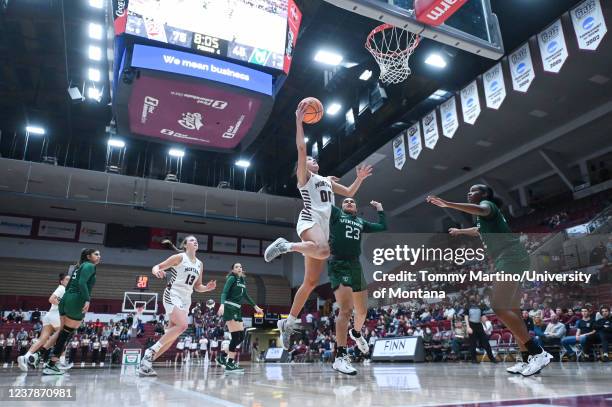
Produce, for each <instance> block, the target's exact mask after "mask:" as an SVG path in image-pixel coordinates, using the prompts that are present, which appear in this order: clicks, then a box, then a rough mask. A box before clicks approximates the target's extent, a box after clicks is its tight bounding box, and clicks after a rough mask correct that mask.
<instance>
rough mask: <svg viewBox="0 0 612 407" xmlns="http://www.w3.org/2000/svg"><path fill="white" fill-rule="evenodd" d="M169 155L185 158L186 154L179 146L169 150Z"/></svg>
mask: <svg viewBox="0 0 612 407" xmlns="http://www.w3.org/2000/svg"><path fill="white" fill-rule="evenodd" d="M168 155H169V156H172V157H177V158H183V157H184V156H185V150H179V149H178V148H171V149H170V151H168Z"/></svg>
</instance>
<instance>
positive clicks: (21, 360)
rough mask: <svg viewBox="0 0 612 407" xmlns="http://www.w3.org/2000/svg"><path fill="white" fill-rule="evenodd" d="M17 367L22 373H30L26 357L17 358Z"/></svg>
mask: <svg viewBox="0 0 612 407" xmlns="http://www.w3.org/2000/svg"><path fill="white" fill-rule="evenodd" d="M17 365H18V366H19V369H21V371H22V372H27V371H28V362H27V360H26V357H25V355H23V356H19V357H18V358H17Z"/></svg>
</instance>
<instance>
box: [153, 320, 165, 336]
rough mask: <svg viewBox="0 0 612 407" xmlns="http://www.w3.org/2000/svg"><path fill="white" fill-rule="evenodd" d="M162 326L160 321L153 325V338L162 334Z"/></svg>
mask: <svg viewBox="0 0 612 407" xmlns="http://www.w3.org/2000/svg"><path fill="white" fill-rule="evenodd" d="M164 332H165V331H164V324H163V323H162V322H161V321H157V323H156V324H155V336H159V335H163V334H164Z"/></svg>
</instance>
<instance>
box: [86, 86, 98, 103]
mask: <svg viewBox="0 0 612 407" xmlns="http://www.w3.org/2000/svg"><path fill="white" fill-rule="evenodd" d="M87 97H88V98H89V99H94V100H98V101H99V100H100V98H101V97H102V91H101V90H100V89H96V88H95V87H93V86H90V87H89V88H87Z"/></svg>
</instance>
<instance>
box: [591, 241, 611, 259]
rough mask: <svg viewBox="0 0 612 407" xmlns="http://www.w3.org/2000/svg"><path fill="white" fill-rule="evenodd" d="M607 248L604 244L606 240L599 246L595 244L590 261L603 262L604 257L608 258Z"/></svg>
mask: <svg viewBox="0 0 612 407" xmlns="http://www.w3.org/2000/svg"><path fill="white" fill-rule="evenodd" d="M606 252H607V248H606V246H605V245H604V242H603V241H602V242H599V245H598V246H595V247H594V248H593V250H591V257H590V259H589V260H590V261H591V264H601V262H602V260H603V259H604V258H607V253H606Z"/></svg>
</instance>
